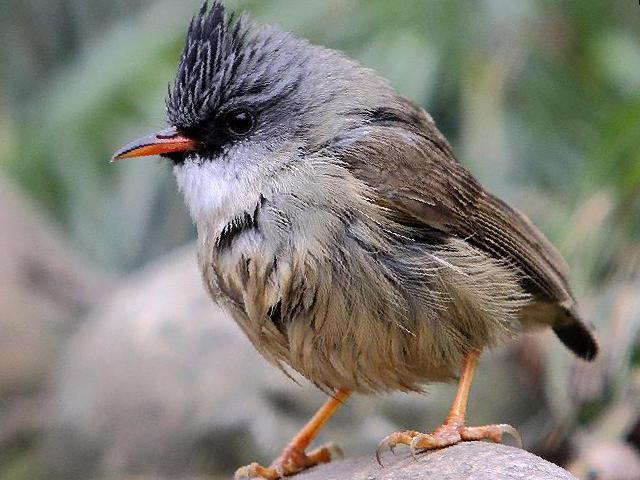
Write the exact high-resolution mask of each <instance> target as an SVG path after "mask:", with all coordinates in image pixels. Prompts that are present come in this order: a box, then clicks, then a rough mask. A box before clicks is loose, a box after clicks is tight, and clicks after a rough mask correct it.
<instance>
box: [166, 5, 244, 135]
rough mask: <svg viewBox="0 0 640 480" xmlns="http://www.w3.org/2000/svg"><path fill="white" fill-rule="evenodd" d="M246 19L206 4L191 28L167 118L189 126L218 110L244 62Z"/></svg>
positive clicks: (169, 95) (169, 97) (180, 125)
mask: <svg viewBox="0 0 640 480" xmlns="http://www.w3.org/2000/svg"><path fill="white" fill-rule="evenodd" d="M244 23H245V22H244V21H243V18H239V19H237V20H236V19H235V18H234V16H233V15H226V13H225V8H224V6H223V5H222V4H221V3H219V2H217V1H216V2H214V3H213V5H212V6H211V8H209V7H208V3H207V2H206V1H205V2H204V4H203V5H202V7H201V8H200V11H199V12H198V14H196V15H195V16H194V17H193V19H192V20H191V23H190V25H189V29H188V31H187V36H186V39H185V44H184V48H183V50H182V55H181V56H180V63H179V65H178V72H177V74H176V79H175V82H174V84H173V87H170V88H169V94H168V96H167V102H166V104H167V115H168V117H169V120H170V122H171V123H172V124H173V125H175V126H177V127H189V126H192V125H195V124H197V123H198V122H199V121H200V120H201V119H203V118H204V117H206V115H207V112H209V111H212V110H213V109H215V108H216V104H217V103H219V102H220V101H221V100H222V98H221V94H222V93H223V92H224V91H225V90H226V89H227V86H228V84H229V82H230V80H231V79H232V78H233V77H234V74H235V73H236V71H237V69H238V66H239V65H240V64H241V63H242V60H243V46H244V44H245V41H246V37H247V29H246V28H245V27H244Z"/></svg>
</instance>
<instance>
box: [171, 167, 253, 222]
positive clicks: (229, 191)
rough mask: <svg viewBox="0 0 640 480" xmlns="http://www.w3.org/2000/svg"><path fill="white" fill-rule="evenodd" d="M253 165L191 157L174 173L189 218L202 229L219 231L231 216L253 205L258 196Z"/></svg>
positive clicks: (249, 208)
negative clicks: (239, 165) (239, 166)
mask: <svg viewBox="0 0 640 480" xmlns="http://www.w3.org/2000/svg"><path fill="white" fill-rule="evenodd" d="M252 170H253V169H251V168H247V165H246V164H245V165H243V168H238V167H237V166H236V167H234V165H233V164H232V163H230V162H227V161H225V160H222V161H216V160H214V161H210V160H204V159H201V158H199V157H196V158H190V159H188V160H186V161H185V162H184V163H183V164H180V165H176V166H175V167H174V168H173V173H174V175H175V177H176V181H177V183H178V188H179V189H180V191H181V192H182V194H183V195H184V199H185V203H186V204H187V207H188V209H189V212H190V214H191V218H192V219H193V221H194V223H195V224H196V226H197V227H198V230H199V231H201V230H202V229H203V228H206V229H212V230H213V233H219V232H220V231H221V230H222V228H224V226H225V225H226V224H227V223H228V222H229V221H231V220H232V219H233V218H235V217H237V216H238V215H241V214H242V213H243V212H245V211H251V210H253V209H254V208H255V205H256V203H257V202H258V200H259V198H260V192H259V191H257V189H256V183H258V182H255V181H252V180H254V177H255V175H254V174H255V172H252Z"/></svg>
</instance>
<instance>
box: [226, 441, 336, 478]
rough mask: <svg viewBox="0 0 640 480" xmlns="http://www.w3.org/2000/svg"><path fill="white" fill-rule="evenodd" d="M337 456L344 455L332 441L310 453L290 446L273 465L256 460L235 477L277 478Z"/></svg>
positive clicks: (237, 472) (239, 470)
mask: <svg viewBox="0 0 640 480" xmlns="http://www.w3.org/2000/svg"><path fill="white" fill-rule="evenodd" d="M337 456H342V452H341V451H340V449H339V448H338V447H337V446H336V445H334V444H332V443H329V444H326V445H322V446H321V447H318V448H316V449H315V450H312V451H311V452H309V453H306V452H305V451H304V450H300V449H299V448H296V447H291V446H290V447H287V448H285V450H284V451H283V452H282V455H280V457H278V459H277V460H276V461H275V462H273V463H272V464H271V466H269V467H263V466H262V465H260V464H258V463H255V462H254V463H252V464H250V465H247V466H245V467H241V468H239V469H238V470H236V473H235V475H234V479H236V480H239V479H247V478H265V479H268V480H277V479H278V478H282V477H288V476H290V475H295V474H296V473H300V472H301V471H303V470H306V469H307V468H310V467H313V466H315V465H319V464H321V463H328V462H330V461H331V459H332V458H335V457H337Z"/></svg>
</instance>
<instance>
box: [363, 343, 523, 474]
mask: <svg viewBox="0 0 640 480" xmlns="http://www.w3.org/2000/svg"><path fill="white" fill-rule="evenodd" d="M479 355H480V354H479V353H478V352H472V353H469V354H467V355H466V356H465V358H464V363H463V365H462V374H461V375H460V380H459V381H458V389H457V391H456V396H455V398H454V400H453V404H452V405H451V409H450V410H449V415H447V418H446V419H445V421H444V423H443V424H442V425H441V426H439V427H438V428H437V429H436V430H435V431H434V432H433V433H420V432H416V431H413V430H406V431H404V432H395V433H392V434H390V435H388V436H387V437H385V438H384V439H383V440H382V441H381V442H380V443H379V444H378V448H377V450H376V458H377V459H378V463H380V464H381V465H382V463H381V460H380V459H381V454H382V452H383V451H384V450H386V449H387V448H388V449H390V450H391V451H393V449H394V447H395V446H396V445H399V444H404V445H409V447H410V448H411V452H412V453H413V454H415V452H417V451H420V450H428V449H434V448H443V447H448V446H450V445H455V444H456V443H458V442H461V441H465V440H492V441H494V442H500V441H502V435H503V434H505V433H507V434H509V435H511V436H513V437H514V438H515V439H516V442H517V443H518V444H519V445H520V446H521V445H522V440H521V439H520V435H519V434H518V431H517V430H516V429H515V428H513V427H512V426H511V425H507V424H499V425H484V426H481V427H467V426H465V424H464V423H465V412H466V410H467V401H468V399H469V390H470V389H471V380H472V378H473V372H474V370H475V367H476V364H477V363H478V357H479Z"/></svg>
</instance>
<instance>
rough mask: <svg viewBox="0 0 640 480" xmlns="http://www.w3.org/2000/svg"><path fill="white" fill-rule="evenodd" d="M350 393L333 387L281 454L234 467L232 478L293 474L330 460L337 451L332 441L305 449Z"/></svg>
mask: <svg viewBox="0 0 640 480" xmlns="http://www.w3.org/2000/svg"><path fill="white" fill-rule="evenodd" d="M350 393H351V391H350V390H347V389H346V388H341V389H339V390H336V392H335V394H334V395H333V396H332V397H331V398H329V400H327V401H326V402H325V404H324V405H323V406H322V407H320V410H318V411H317V412H316V414H315V415H314V416H313V417H311V420H309V421H308V422H307V424H306V425H305V426H304V427H302V430H300V431H299V432H298V434H297V435H296V436H295V437H293V439H292V440H291V441H290V442H289V444H288V445H287V446H286V447H285V449H284V450H283V451H282V454H281V455H280V456H279V457H278V459H277V460H275V461H274V462H273V463H272V464H271V466H269V467H263V466H262V465H260V464H258V463H252V464H250V465H247V466H246V467H242V468H239V469H238V470H236V473H235V478H236V479H240V478H266V479H269V480H276V479H278V478H281V477H286V476H289V475H295V474H296V473H298V472H301V471H302V470H304V469H306V468H309V467H313V466H314V465H318V464H319V463H327V462H330V461H331V456H332V453H334V452H340V450H339V449H338V448H337V447H336V446H334V445H333V444H328V445H322V446H320V447H318V448H316V449H314V450H312V451H311V452H309V453H306V452H305V449H306V448H307V447H308V446H309V444H310V443H311V441H312V440H313V439H314V437H315V436H316V435H317V433H318V431H319V430H320V429H321V428H322V426H323V425H324V424H325V423H326V422H327V420H329V417H331V415H332V414H333V412H335V411H336V410H337V409H338V407H339V406H340V405H342V403H343V402H344V401H345V400H346V398H347V397H348V396H349V394H350Z"/></svg>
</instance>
